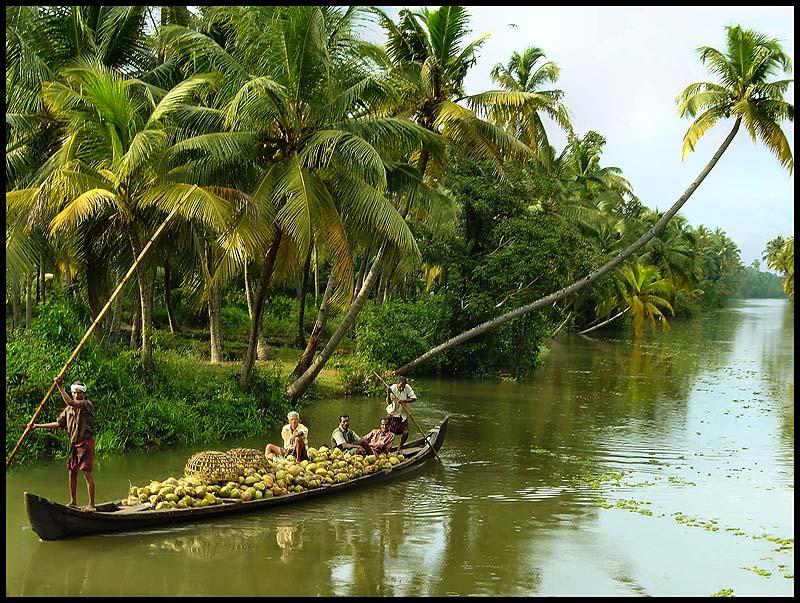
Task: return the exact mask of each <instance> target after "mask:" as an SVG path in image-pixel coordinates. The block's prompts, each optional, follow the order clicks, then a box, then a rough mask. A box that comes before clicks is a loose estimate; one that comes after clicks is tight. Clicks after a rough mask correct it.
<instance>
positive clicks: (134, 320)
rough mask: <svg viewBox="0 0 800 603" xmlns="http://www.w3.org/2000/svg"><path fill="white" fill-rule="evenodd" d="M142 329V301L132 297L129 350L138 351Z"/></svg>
mask: <svg viewBox="0 0 800 603" xmlns="http://www.w3.org/2000/svg"><path fill="white" fill-rule="evenodd" d="M141 327H142V300H141V298H140V297H139V296H138V295H134V296H133V306H132V307H131V349H132V350H136V349H139V345H140V336H141Z"/></svg>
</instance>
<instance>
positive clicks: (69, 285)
mask: <svg viewBox="0 0 800 603" xmlns="http://www.w3.org/2000/svg"><path fill="white" fill-rule="evenodd" d="M71 272H72V271H71V270H70V267H69V256H68V255H66V256H64V283H65V284H66V286H67V299H70V298H71V297H72V274H71Z"/></svg>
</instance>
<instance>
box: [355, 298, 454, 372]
mask: <svg viewBox="0 0 800 603" xmlns="http://www.w3.org/2000/svg"><path fill="white" fill-rule="evenodd" d="M450 316H451V305H450V299H449V298H448V297H447V296H445V295H441V294H440V295H431V296H428V297H424V298H422V299H419V300H416V301H406V300H401V299H398V300H390V301H387V302H385V303H383V304H377V303H375V302H372V301H370V302H368V303H367V304H365V305H364V308H363V309H362V311H361V313H360V314H359V316H358V322H357V325H356V351H357V353H358V354H360V355H361V356H363V357H364V358H365V359H369V360H371V361H373V362H375V363H377V364H380V365H385V366H391V367H392V368H395V367H398V366H401V365H403V364H406V363H407V362H410V361H411V360H414V358H416V357H417V356H419V355H420V354H423V353H425V352H427V351H428V350H429V349H430V348H432V347H433V346H434V345H436V344H437V343H439V342H441V341H443V340H444V339H446V336H447V334H448V333H449V320H450ZM434 366H435V364H434Z"/></svg>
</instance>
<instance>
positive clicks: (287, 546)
mask: <svg viewBox="0 0 800 603" xmlns="http://www.w3.org/2000/svg"><path fill="white" fill-rule="evenodd" d="M275 541H276V542H277V543H278V546H279V547H281V561H283V562H284V563H286V562H287V561H289V557H290V556H291V553H292V549H293V548H297V549H302V548H303V532H302V530H301V529H300V528H298V527H297V526H278V527H277V528H275Z"/></svg>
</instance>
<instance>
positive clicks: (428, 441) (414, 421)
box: [372, 371, 444, 464]
mask: <svg viewBox="0 0 800 603" xmlns="http://www.w3.org/2000/svg"><path fill="white" fill-rule="evenodd" d="M372 374H373V375H375V376H376V377H377V378H378V379H380V380H381V383H383V384H384V385H385V386H386V389H388V390H389V393H390V394H391V395H392V397H394V399H395V400H397V401H398V402H400V399H399V398H398V397H397V396H395V395H394V392H393V391H392V388H391V387H389V384H388V383H386V381H384V380H383V377H381V376H380V375H379V374H378V373H377V372H375V371H372ZM408 416H409V418H410V419H411V421H412V422H413V423H414V427H416V428H417V431H419V435H421V436H422V437H423V439H424V440H425V442H426V443H427V444H428V446H430V447H431V450H433V455H434V456H435V457H436V460H437V461H439V462H440V463H441V462H442V459H440V458H439V455H438V454H437V452H436V448H434V447H433V444H431V441H430V440H429V439H428V436H427V435H425V433H424V432H423V431H422V429H420V426H419V425H418V424H417V420H416V419H415V418H414V415H412V414H411V413H408ZM442 464H444V463H442Z"/></svg>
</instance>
